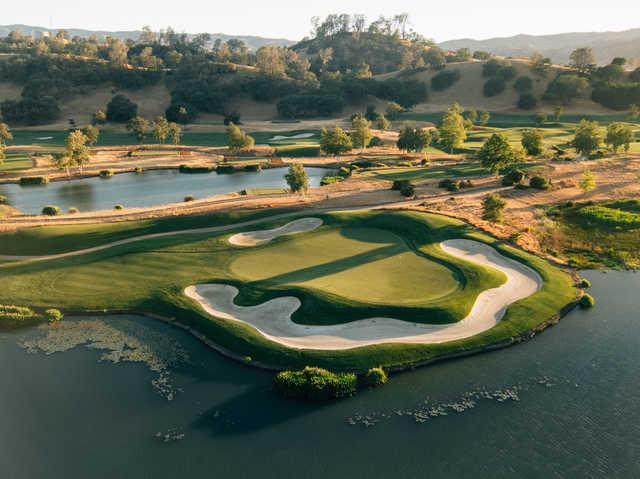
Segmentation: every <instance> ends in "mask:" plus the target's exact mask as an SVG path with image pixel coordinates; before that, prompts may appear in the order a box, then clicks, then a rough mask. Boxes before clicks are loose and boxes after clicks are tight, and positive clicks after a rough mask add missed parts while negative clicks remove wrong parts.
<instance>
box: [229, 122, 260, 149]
mask: <svg viewBox="0 0 640 479" xmlns="http://www.w3.org/2000/svg"><path fill="white" fill-rule="evenodd" d="M254 144H255V140H254V138H253V137H252V136H249V135H247V134H246V133H245V132H244V131H242V130H241V129H240V127H238V126H237V125H234V124H233V123H229V125H227V146H228V147H229V149H231V150H241V149H243V148H251V147H252V146H253V145H254Z"/></svg>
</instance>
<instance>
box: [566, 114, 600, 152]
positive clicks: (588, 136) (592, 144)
mask: <svg viewBox="0 0 640 479" xmlns="http://www.w3.org/2000/svg"><path fill="white" fill-rule="evenodd" d="M600 143H602V137H601V136H600V127H599V126H598V122H597V121H588V120H582V121H581V122H580V124H579V125H578V129H577V130H576V134H575V137H574V138H573V141H572V142H571V146H573V147H574V148H575V149H576V151H577V152H578V154H580V155H583V156H589V155H590V154H591V153H593V152H594V151H595V150H597V149H598V147H599V146H600Z"/></svg>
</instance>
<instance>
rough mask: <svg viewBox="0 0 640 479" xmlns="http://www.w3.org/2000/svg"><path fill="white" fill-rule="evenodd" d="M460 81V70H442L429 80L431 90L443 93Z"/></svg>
mask: <svg viewBox="0 0 640 479" xmlns="http://www.w3.org/2000/svg"><path fill="white" fill-rule="evenodd" d="M458 80H460V70H442V71H441V72H438V73H436V75H435V76H434V77H433V78H432V79H431V88H432V89H433V90H435V91H443V90H446V89H447V88H450V87H451V86H453V84H454V83H456V82H457V81H458Z"/></svg>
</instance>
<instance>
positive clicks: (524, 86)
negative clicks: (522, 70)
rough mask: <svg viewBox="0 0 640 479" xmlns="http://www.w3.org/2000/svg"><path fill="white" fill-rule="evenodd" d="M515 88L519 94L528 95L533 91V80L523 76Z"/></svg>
mask: <svg viewBox="0 0 640 479" xmlns="http://www.w3.org/2000/svg"><path fill="white" fill-rule="evenodd" d="M513 88H515V89H516V91H517V92H518V93H527V92H530V91H531V90H532V89H533V80H532V79H531V77H528V76H524V75H523V76H521V77H518V79H517V80H516V81H515V83H514V84H513Z"/></svg>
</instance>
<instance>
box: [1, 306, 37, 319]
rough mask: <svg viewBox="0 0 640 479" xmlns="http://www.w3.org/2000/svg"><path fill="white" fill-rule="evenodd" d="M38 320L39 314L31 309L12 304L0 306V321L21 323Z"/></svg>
mask: <svg viewBox="0 0 640 479" xmlns="http://www.w3.org/2000/svg"><path fill="white" fill-rule="evenodd" d="M37 318H38V314H37V313H36V312H35V311H33V310H32V309H31V308H27V307H25V306H15V305H11V304H0V321H9V322H14V323H19V322H23V321H26V320H29V319H37Z"/></svg>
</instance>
